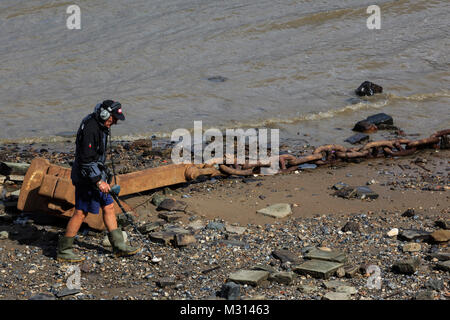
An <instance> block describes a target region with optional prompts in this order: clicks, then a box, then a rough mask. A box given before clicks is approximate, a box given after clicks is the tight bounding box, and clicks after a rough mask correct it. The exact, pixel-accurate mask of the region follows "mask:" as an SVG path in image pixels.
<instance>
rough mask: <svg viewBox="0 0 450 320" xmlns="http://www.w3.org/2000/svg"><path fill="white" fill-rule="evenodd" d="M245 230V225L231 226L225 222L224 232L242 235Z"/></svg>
mask: <svg viewBox="0 0 450 320" xmlns="http://www.w3.org/2000/svg"><path fill="white" fill-rule="evenodd" d="M246 230H247V229H246V228H245V227H238V226H232V225H229V224H226V225H225V231H226V232H229V233H234V234H238V235H242V234H244V232H245V231H246Z"/></svg>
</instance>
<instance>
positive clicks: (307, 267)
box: [292, 260, 344, 279]
mask: <svg viewBox="0 0 450 320" xmlns="http://www.w3.org/2000/svg"><path fill="white" fill-rule="evenodd" d="M342 266H344V264H343V263H339V262H331V261H325V260H309V261H306V262H304V263H302V264H300V265H296V266H293V267H292V270H294V271H295V272H297V273H299V274H309V275H311V276H313V277H315V278H321V279H328V278H329V277H330V276H331V275H332V274H333V273H334V272H336V270H337V269H338V268H340V267H342Z"/></svg>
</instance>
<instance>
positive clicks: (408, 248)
mask: <svg viewBox="0 0 450 320" xmlns="http://www.w3.org/2000/svg"><path fill="white" fill-rule="evenodd" d="M420 250H422V246H421V245H420V243H415V242H410V243H406V244H405V245H404V246H403V252H419V251H420Z"/></svg>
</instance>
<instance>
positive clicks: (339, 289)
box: [336, 286, 358, 295]
mask: <svg viewBox="0 0 450 320" xmlns="http://www.w3.org/2000/svg"><path fill="white" fill-rule="evenodd" d="M336 292H342V293H345V294H349V295H352V294H357V293H358V290H357V289H356V288H355V287H351V286H340V287H337V288H336Z"/></svg>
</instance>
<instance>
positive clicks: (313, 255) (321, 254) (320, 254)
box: [305, 249, 347, 263]
mask: <svg viewBox="0 0 450 320" xmlns="http://www.w3.org/2000/svg"><path fill="white" fill-rule="evenodd" d="M305 259H316V260H325V261H331V262H339V263H345V262H347V257H346V255H345V254H344V253H343V252H340V251H323V250H320V249H313V250H310V251H309V252H308V253H306V254H305Z"/></svg>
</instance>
